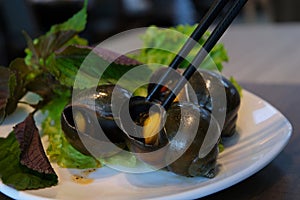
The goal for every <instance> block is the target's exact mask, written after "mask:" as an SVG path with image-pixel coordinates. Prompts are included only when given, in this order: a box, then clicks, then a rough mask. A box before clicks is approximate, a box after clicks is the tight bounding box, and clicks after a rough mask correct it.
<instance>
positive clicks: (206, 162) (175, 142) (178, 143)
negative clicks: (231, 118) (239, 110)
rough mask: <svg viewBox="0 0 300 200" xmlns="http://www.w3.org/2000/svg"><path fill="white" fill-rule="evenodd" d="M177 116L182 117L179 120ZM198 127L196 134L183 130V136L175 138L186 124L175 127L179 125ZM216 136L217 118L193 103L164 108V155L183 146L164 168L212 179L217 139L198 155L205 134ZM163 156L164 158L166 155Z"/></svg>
mask: <svg viewBox="0 0 300 200" xmlns="http://www.w3.org/2000/svg"><path fill="white" fill-rule="evenodd" d="M180 118H182V119H181V120H180ZM180 124H181V125H183V126H190V127H195V126H196V127H198V129H196V134H195V135H192V134H191V133H190V134H189V133H183V137H175V135H176V134H181V132H180V131H181V130H183V131H185V129H186V127H184V128H183V129H181V130H180V129H179V126H180ZM209 126H210V131H213V133H212V132H209V134H216V135H217V136H220V129H219V125H218V123H217V121H216V120H215V119H214V118H212V117H211V114H210V112H208V111H207V110H205V109H203V108H201V107H199V106H196V105H193V104H192V103H188V102H183V103H173V104H172V106H171V107H170V109H169V110H168V111H167V120H166V124H165V129H166V133H167V137H168V139H169V143H170V145H169V150H168V154H172V153H173V152H176V151H180V150H181V149H182V150H183V149H186V150H185V151H184V152H183V154H182V155H181V156H180V157H179V158H178V159H177V160H176V161H174V162H172V163H171V164H169V165H168V167H167V168H168V170H170V171H172V172H174V173H176V174H179V175H183V176H205V177H209V178H212V177H214V176H215V174H216V160H217V156H218V142H219V138H217V139H216V140H215V143H213V145H212V146H211V147H210V149H209V151H208V153H207V154H206V155H204V156H203V157H201V158H199V151H200V148H201V147H202V145H207V144H203V141H204V138H205V137H206V135H207V134H208V127H209ZM168 154H167V155H166V157H168V156H170V155H168Z"/></svg>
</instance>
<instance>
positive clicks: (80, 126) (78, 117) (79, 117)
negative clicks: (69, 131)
mask: <svg viewBox="0 0 300 200" xmlns="http://www.w3.org/2000/svg"><path fill="white" fill-rule="evenodd" d="M74 122H75V126H76V128H77V130H78V131H79V132H82V133H84V132H85V131H86V126H87V124H86V120H85V118H84V116H83V114H82V113H81V112H79V111H77V112H75V115H74Z"/></svg>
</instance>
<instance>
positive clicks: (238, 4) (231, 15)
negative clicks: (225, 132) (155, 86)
mask: <svg viewBox="0 0 300 200" xmlns="http://www.w3.org/2000/svg"><path fill="white" fill-rule="evenodd" d="M246 2H247V0H237V1H235V2H234V4H233V6H232V7H231V8H230V9H229V11H228V12H227V13H226V15H225V17H224V18H223V19H222V20H221V22H220V23H219V24H218V25H217V26H216V28H215V29H214V30H213V32H212V33H211V35H210V36H209V38H208V39H207V40H206V42H205V43H204V45H203V46H202V48H201V49H200V50H199V52H198V53H197V55H196V57H195V58H194V59H193V61H192V62H191V64H190V65H189V66H188V68H187V69H186V70H185V71H184V72H183V75H182V76H181V78H180V79H179V80H178V82H177V83H176V85H175V87H174V88H173V89H172V92H171V93H170V94H169V95H168V96H167V97H166V99H165V100H164V101H163V102H162V106H163V107H164V108H165V109H166V110H167V109H168V108H169V106H170V105H171V103H172V102H173V101H174V99H175V98H176V96H177V94H178V93H179V92H180V90H181V89H182V88H183V86H184V85H185V83H186V82H187V81H188V80H189V78H190V77H191V76H192V75H193V74H194V72H195V71H196V70H197V68H198V67H199V66H200V64H201V63H202V62H203V60H204V59H205V57H206V56H207V55H208V53H209V52H210V51H211V50H212V48H213V47H214V46H215V45H216V43H217V42H218V40H219V39H220V38H221V37H222V35H223V34H224V32H225V31H226V30H227V28H228V27H229V26H230V24H231V23H232V21H233V20H234V19H235V17H236V16H237V15H238V14H239V12H240V10H241V9H242V8H243V6H244V5H245V4H246ZM166 78H168V77H166ZM161 82H164V80H162V81H161ZM154 92H156V91H154Z"/></svg>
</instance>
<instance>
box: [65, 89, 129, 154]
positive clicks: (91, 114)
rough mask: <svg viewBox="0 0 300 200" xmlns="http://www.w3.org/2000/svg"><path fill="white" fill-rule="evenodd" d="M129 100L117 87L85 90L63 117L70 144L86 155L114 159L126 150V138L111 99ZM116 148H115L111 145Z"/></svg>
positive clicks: (127, 95) (68, 106)
mask: <svg viewBox="0 0 300 200" xmlns="http://www.w3.org/2000/svg"><path fill="white" fill-rule="evenodd" d="M112 95H114V98H116V99H120V100H123V99H129V98H130V96H131V93H130V92H128V91H127V90H125V89H124V88H122V87H120V86H118V85H112V84H110V85H101V86H98V87H94V88H89V89H85V90H83V91H81V92H79V93H78V95H77V96H76V98H73V101H72V103H70V104H69V105H67V106H66V107H65V108H64V110H63V112H62V115H61V125H62V130H63V132H64V134H65V136H66V138H67V140H68V141H69V142H70V144H71V145H72V146H73V147H74V148H76V149H77V150H79V151H80V152H81V153H83V154H87V155H91V154H92V155H93V156H97V157H105V156H111V155H113V154H115V153H117V152H118V151H120V149H122V148H123V147H125V139H124V137H125V135H124V132H123V131H122V130H121V129H120V128H119V126H118V125H117V123H116V120H118V119H117V118H118V117H117V116H116V117H114V116H113V114H112V104H111V98H112ZM112 144H114V145H112Z"/></svg>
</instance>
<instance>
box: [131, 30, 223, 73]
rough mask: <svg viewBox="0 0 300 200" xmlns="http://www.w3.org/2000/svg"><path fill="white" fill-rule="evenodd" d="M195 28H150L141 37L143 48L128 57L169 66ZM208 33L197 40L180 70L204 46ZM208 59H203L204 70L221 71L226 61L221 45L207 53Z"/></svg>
mask: <svg viewBox="0 0 300 200" xmlns="http://www.w3.org/2000/svg"><path fill="white" fill-rule="evenodd" d="M195 28H196V25H194V26H190V25H179V26H176V27H171V28H169V29H162V28H158V27H156V26H150V27H149V28H148V29H147V31H146V32H145V34H143V35H142V37H141V39H142V40H143V48H142V49H141V51H140V52H139V53H138V54H132V55H130V57H132V58H135V59H137V60H138V61H140V62H142V63H148V64H149V63H159V64H162V65H169V64H170V63H171V61H172V60H173V58H174V57H175V55H176V53H178V52H179V50H180V49H181V47H182V46H183V44H184V43H185V42H186V40H187V39H188V37H189V36H190V35H191V33H192V32H193V31H194V29H195ZM209 35H210V33H209V32H206V33H205V34H204V36H203V37H202V38H201V39H200V40H199V45H196V46H195V47H194V48H193V49H192V51H191V52H190V54H189V55H188V56H187V57H186V59H185V61H184V62H183V63H182V64H181V65H180V67H181V68H186V67H187V66H188V64H189V62H191V61H192V60H193V58H194V57H195V55H196V54H197V52H198V51H199V49H200V46H201V45H203V44H204V42H205V41H206V39H207V38H208V36H209ZM209 57H210V58H211V59H210V58H208V59H205V60H204V62H203V63H202V64H201V66H200V67H201V68H204V69H216V67H217V69H218V70H219V71H221V70H222V69H223V64H222V63H223V62H227V61H228V56H227V52H226V50H225V48H224V45H223V44H222V43H218V44H217V45H216V46H215V47H214V48H213V49H212V51H211V52H210V53H209Z"/></svg>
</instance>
